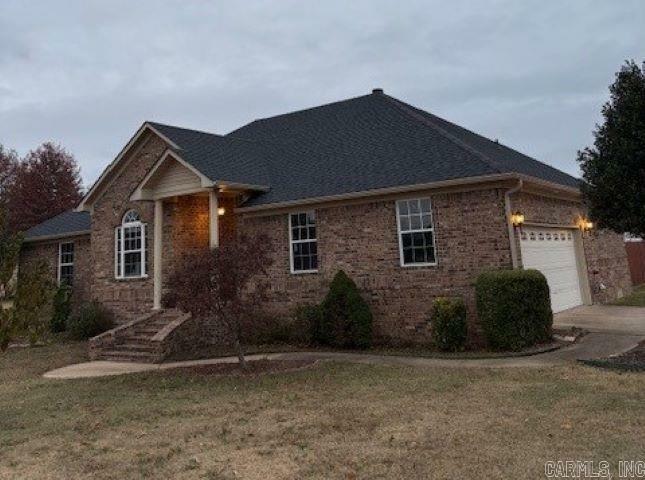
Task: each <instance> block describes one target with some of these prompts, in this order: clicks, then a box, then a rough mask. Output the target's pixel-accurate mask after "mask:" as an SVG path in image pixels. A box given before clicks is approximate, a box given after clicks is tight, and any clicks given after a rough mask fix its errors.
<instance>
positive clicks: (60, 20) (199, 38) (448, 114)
mask: <svg viewBox="0 0 645 480" xmlns="http://www.w3.org/2000/svg"><path fill="white" fill-rule="evenodd" d="M644 19H645V3H643V2H642V1H640V0H634V1H621V2H605V1H572V2H542V1H540V2H537V1H523V2H517V1H512V0H508V1H501V0H500V1H487V2H476V3H474V2H465V1H464V2H461V1H457V2H454V1H453V2H449V3H448V2H438V1H437V2H426V1H408V2H397V3H393V2H385V1H371V0H361V1H354V2H341V1H328V2H316V3H313V2H302V1H297V0H287V1H279V2H278V1H275V2H270V1H250V2H233V1H230V2H185V1H179V0H176V1H155V2H152V1H149V2H148V1H142V2H131V1H125V0H120V1H111V2H102V1H87V0H85V1H80V0H79V1H69V2H49V1H30V2H23V1H20V0H15V1H5V2H3V3H2V4H1V5H0V143H2V144H4V145H6V146H7V147H10V148H15V149H17V150H18V151H19V152H20V153H25V152H26V151H27V150H29V149H30V148H33V147H35V146H37V145H38V144H39V143H41V142H42V141H45V140H54V141H58V142H60V143H62V144H63V145H64V146H66V147H67V148H68V149H69V150H70V151H72V152H73V153H74V154H75V155H76V157H77V159H78V160H79V162H80V164H81V166H82V170H83V175H84V178H85V181H86V183H91V182H92V181H93V180H94V179H95V178H96V177H97V176H98V175H99V173H100V172H101V170H102V169H103V168H104V167H105V166H106V165H107V163H108V162H109V161H110V160H111V159H112V158H113V157H114V155H115V154H116V153H118V151H119V150H120V149H121V147H122V146H123V145H124V144H125V142H126V141H127V139H128V138H129V136H130V135H131V134H132V133H133V132H134V131H135V130H136V128H137V127H138V126H139V125H140V124H141V123H142V122H143V121H144V120H147V119H153V120H157V121H162V122H167V123H173V124H179V125H183V126H186V127H193V128H199V129H204V130H210V131H214V132H218V133H226V132H228V131H230V130H232V129H234V128H235V127H237V126H239V125H241V124H244V123H246V122H248V121H251V120H253V119H255V118H259V117H264V116H269V115H272V114H277V113H283V112H285V111H290V110H295V109H300V108H306V107H310V106H314V105H317V104H320V103H324V102H329V101H334V100H339V99H342V98H347V97H351V96H356V95H362V94H364V93H367V92H369V91H370V89H371V88H372V87H375V86H380V87H384V88H385V90H386V92H388V93H390V94H391V95H393V96H396V97H398V98H401V99H402V100H404V101H407V102H410V103H413V104H414V105H416V106H419V107H421V108H424V109H427V110H430V111H432V112H433V113H436V114H438V115H441V116H443V117H445V118H447V119H449V120H452V121H454V122H457V123H459V124H461V125H463V126H465V127H468V128H471V129H473V130H475V131H477V132H480V133H482V134H484V135H487V136H490V137H493V138H499V139H500V141H501V142H503V143H505V144H507V145H510V146H513V147H515V148H518V149H519V150H521V151H523V152H525V153H527V154H530V155H533V156H535V157H536V158H538V159H541V160H544V161H547V162H548V163H551V164H552V165H555V166H557V167H559V168H561V169H563V170H565V171H568V172H570V173H574V174H576V173H577V172H578V169H577V165H576V164H575V152H576V150H577V149H579V148H582V147H584V146H585V145H587V144H589V143H590V142H591V140H592V137H591V131H592V129H593V127H594V123H595V122H597V121H599V120H600V115H599V113H600V107H601V106H602V103H603V102H604V101H606V98H607V86H608V84H609V83H610V82H611V81H612V79H613V74H614V72H615V71H616V70H617V69H618V68H619V67H620V65H621V64H622V62H623V61H624V60H625V59H627V58H634V59H636V60H637V61H642V59H643V57H644V53H645V52H644V47H643V46H644V45H645V29H643V28H642V24H643V20H644Z"/></svg>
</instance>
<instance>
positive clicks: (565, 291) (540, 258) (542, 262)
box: [520, 227, 582, 312]
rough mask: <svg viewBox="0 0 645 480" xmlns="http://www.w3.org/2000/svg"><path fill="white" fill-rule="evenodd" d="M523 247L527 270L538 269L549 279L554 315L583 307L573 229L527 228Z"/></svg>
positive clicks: (523, 233)
mask: <svg viewBox="0 0 645 480" xmlns="http://www.w3.org/2000/svg"><path fill="white" fill-rule="evenodd" d="M520 246H521V251H522V263H523V265H524V268H535V269H537V270H539V271H540V272H542V273H543V274H544V276H545V277H546V280H547V282H548V283H549V291H550V292H551V308H552V309H553V312H560V311H562V310H566V309H567V308H572V307H576V306H578V305H581V304H582V295H581V293H580V278H579V276H578V268H577V264H576V252H575V247H574V240H573V231H572V230H567V229H556V228H531V227H525V228H523V229H522V233H521V235H520Z"/></svg>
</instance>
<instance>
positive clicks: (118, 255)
mask: <svg viewBox="0 0 645 480" xmlns="http://www.w3.org/2000/svg"><path fill="white" fill-rule="evenodd" d="M131 214H135V215H136V216H137V218H138V219H137V220H134V221H133V220H128V221H126V219H127V218H128V217H129V216H131ZM146 226H147V225H146V224H145V223H143V222H142V221H141V220H140V217H139V214H138V212H136V211H135V210H128V211H127V212H126V213H125V215H123V219H122V221H121V225H119V226H118V227H116V228H115V229H114V277H115V278H116V279H118V280H136V279H141V278H148V272H147V270H146V263H147V262H146V260H147V259H146V257H147V251H146V240H147V239H146ZM127 228H140V229H141V247H140V248H138V249H136V250H127V251H126V250H125V235H124V231H125V229H127ZM119 247H120V248H119ZM126 253H140V254H141V273H140V274H139V275H128V276H126V275H125V255H126Z"/></svg>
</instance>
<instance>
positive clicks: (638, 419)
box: [0, 344, 645, 480]
mask: <svg viewBox="0 0 645 480" xmlns="http://www.w3.org/2000/svg"><path fill="white" fill-rule="evenodd" d="M84 352H85V349H84V345H83V344H59V345H53V346H49V347H43V348H35V349H21V350H11V351H10V352H9V353H8V354H7V355H5V356H4V357H0V478H2V479H10V478H16V479H17V478H20V479H24V478H38V479H41V478H45V479H46V478H68V479H75V478H78V479H86V478H99V479H103V478H114V479H117V478H143V477H149V478H179V479H188V478H191V479H192V478H199V479H201V478H206V479H233V478H251V479H263V480H266V479H276V478H277V479H279V478H284V479H292V478H321V479H323V478H325V479H327V478H343V479H344V478H370V479H371V478H406V479H411V478H543V476H544V462H545V461H549V460H569V459H580V460H595V461H596V462H598V461H601V460H608V461H610V462H611V463H612V464H613V466H614V469H616V468H617V467H616V463H617V462H618V460H620V459H627V460H629V459H633V460H642V452H643V450H642V446H643V445H644V444H645V375H642V374H633V373H626V374H622V375H619V374H617V373H614V372H608V371H604V370H598V369H594V368H590V367H585V366H582V365H574V364H572V365H571V366H567V367H558V368H551V369H543V370H538V369H528V368H527V369H505V370H500V369H498V370H493V369H479V368H473V369H440V368H412V367H388V366H373V365H359V364H344V363H323V364H322V365H320V366H318V367H315V368H313V369H307V370H302V371H297V372H291V373H283V374H275V375H268V376H263V377H257V378H248V377H234V378H224V377H212V376H202V375H196V374H194V373H187V372H182V373H180V372H177V373H176V375H171V374H169V372H165V373H146V374H137V375H128V376H121V377H111V378H101V379H79V380H73V381H54V380H45V379H43V378H41V377H40V374H41V373H43V372H44V371H45V370H47V369H49V368H50V367H54V366H60V365H63V364H65V363H70V362H72V361H81V360H83V359H84V358H85V353H84ZM614 471H615V472H617V470H614Z"/></svg>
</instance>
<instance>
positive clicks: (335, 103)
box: [225, 93, 373, 136]
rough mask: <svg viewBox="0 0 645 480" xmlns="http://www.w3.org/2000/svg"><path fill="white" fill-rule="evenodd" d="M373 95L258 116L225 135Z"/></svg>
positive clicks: (368, 95)
mask: <svg viewBox="0 0 645 480" xmlns="http://www.w3.org/2000/svg"><path fill="white" fill-rule="evenodd" d="M372 95H373V94H370V93H368V94H365V95H357V96H355V97H350V98H344V99H343V100H336V101H334V102H328V103H323V104H322V105H316V106H314V107H307V108H301V109H300V110H292V111H290V112H285V113H279V114H277V115H270V116H268V117H262V118H256V119H255V120H252V121H250V122H249V123H247V124H245V125H242V126H241V127H238V128H236V129H235V130H231V131H230V132H229V133H227V134H226V135H225V136H228V135H230V134H232V133H233V132H236V131H238V130H241V129H242V128H244V127H247V126H249V125H252V124H254V123H257V122H264V121H266V120H274V119H276V118H280V117H286V116H288V115H293V114H295V113H303V112H309V111H311V110H318V109H319V108H325V107H329V106H332V105H338V104H339V103H345V102H351V101H352V100H357V99H359V98H364V97H370V96H372Z"/></svg>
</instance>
